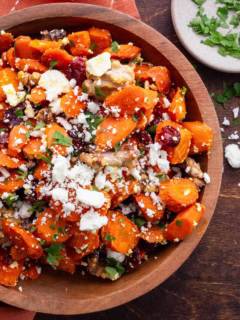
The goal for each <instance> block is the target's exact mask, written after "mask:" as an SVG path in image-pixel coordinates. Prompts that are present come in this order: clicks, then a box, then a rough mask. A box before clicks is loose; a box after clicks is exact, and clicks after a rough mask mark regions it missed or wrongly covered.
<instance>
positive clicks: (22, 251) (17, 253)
mask: <svg viewBox="0 0 240 320" xmlns="http://www.w3.org/2000/svg"><path fill="white" fill-rule="evenodd" d="M11 256H12V258H13V259H14V260H22V259H24V258H26V257H27V250H26V248H24V247H21V248H19V247H18V246H14V247H12V248H11Z"/></svg>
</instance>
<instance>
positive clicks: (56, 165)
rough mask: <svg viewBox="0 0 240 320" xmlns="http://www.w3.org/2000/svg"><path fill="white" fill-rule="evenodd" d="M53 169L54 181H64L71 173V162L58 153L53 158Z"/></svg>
mask: <svg viewBox="0 0 240 320" xmlns="http://www.w3.org/2000/svg"><path fill="white" fill-rule="evenodd" d="M52 163H53V170H52V179H53V182H60V183H61V182H63V181H64V180H65V178H66V177H67V175H68V174H69V168H70V162H69V160H68V159H67V158H65V157H63V156H61V155H57V156H54V157H53V158H52Z"/></svg>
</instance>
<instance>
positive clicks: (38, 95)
mask: <svg viewBox="0 0 240 320" xmlns="http://www.w3.org/2000/svg"><path fill="white" fill-rule="evenodd" d="M46 97H47V95H46V93H45V90H44V89H43V88H32V90H31V97H30V100H31V101H32V102H33V103H36V104H38V103H43V102H44V101H46Z"/></svg>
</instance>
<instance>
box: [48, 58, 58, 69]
mask: <svg viewBox="0 0 240 320" xmlns="http://www.w3.org/2000/svg"><path fill="white" fill-rule="evenodd" d="M57 64H58V61H57V60H52V61H51V62H50V66H49V70H52V69H53V68H54V67H55V66H56V65H57Z"/></svg>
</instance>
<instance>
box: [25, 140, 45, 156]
mask: <svg viewBox="0 0 240 320" xmlns="http://www.w3.org/2000/svg"><path fill="white" fill-rule="evenodd" d="M42 146H43V143H42V141H41V139H35V138H31V139H30V140H29V141H28V143H27V144H26V145H25V147H24V148H23V152H24V154H25V156H26V157H28V158H29V159H32V158H33V157H35V158H39V156H38V155H44V152H42V151H41V148H42Z"/></svg>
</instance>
